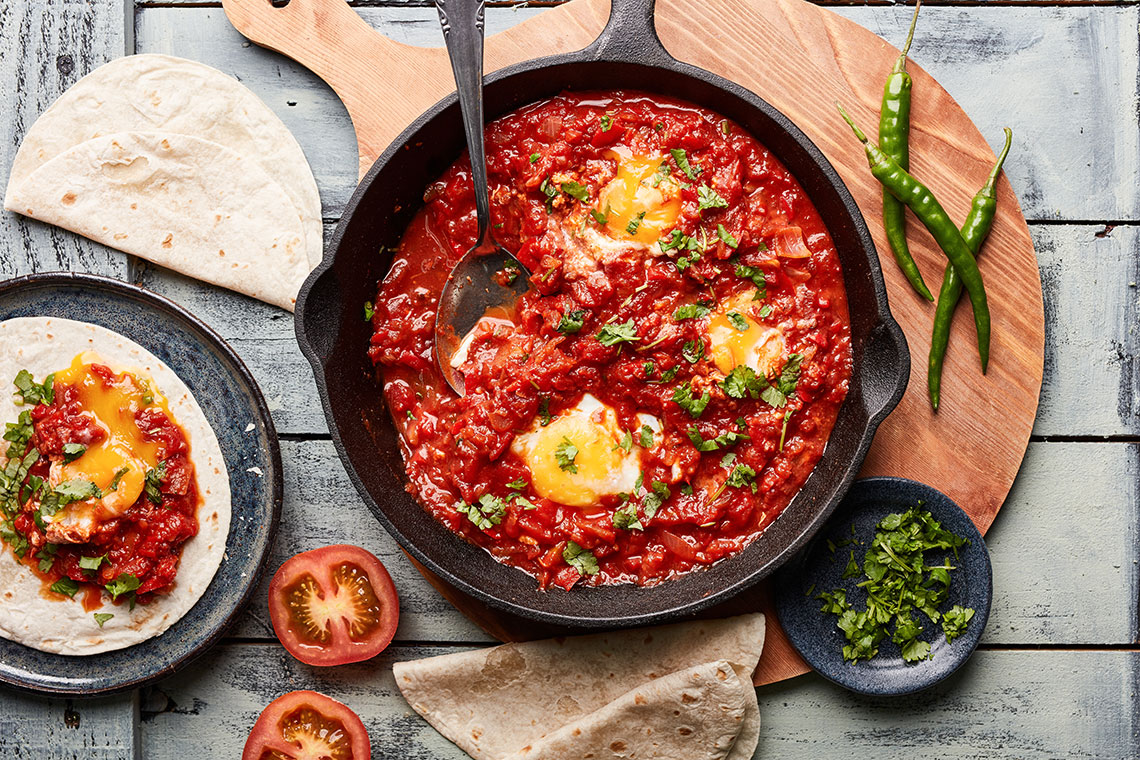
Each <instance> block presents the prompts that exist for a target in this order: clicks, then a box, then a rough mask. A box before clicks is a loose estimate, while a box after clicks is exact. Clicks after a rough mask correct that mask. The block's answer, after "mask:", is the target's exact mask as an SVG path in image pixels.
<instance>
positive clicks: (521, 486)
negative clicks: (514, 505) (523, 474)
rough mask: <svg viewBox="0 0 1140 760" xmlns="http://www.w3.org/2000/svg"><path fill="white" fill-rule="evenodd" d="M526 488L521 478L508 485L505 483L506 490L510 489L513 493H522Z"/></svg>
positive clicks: (525, 483) (524, 481)
mask: <svg viewBox="0 0 1140 760" xmlns="http://www.w3.org/2000/svg"><path fill="white" fill-rule="evenodd" d="M526 486H527V482H526V480H524V479H523V478H519V479H518V480H512V481H511V482H510V483H507V488H510V489H512V490H515V491H522V490H524V489H525V488H526Z"/></svg>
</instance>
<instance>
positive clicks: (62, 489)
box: [52, 479, 103, 514]
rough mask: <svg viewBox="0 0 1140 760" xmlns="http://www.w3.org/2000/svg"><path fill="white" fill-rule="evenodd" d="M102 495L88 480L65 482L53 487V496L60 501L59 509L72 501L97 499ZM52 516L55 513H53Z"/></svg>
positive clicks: (100, 490)
mask: <svg viewBox="0 0 1140 760" xmlns="http://www.w3.org/2000/svg"><path fill="white" fill-rule="evenodd" d="M102 494H103V491H102V489H100V488H99V486H97V485H95V484H94V483H92V482H91V481H90V480H78V479H72V480H65V481H64V482H62V483H60V484H59V485H58V486H56V487H55V495H56V496H57V497H58V498H59V499H60V506H61V507H62V506H66V505H67V504H69V503H71V502H73V501H86V500H88V499H97V498H99V497H100V496H101V495H102ZM52 514H55V513H54V512H53V513H52Z"/></svg>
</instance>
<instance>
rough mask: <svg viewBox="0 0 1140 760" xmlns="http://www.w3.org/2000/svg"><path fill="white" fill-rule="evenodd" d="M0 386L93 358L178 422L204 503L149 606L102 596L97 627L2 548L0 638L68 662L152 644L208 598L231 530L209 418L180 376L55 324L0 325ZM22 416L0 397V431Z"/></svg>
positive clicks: (95, 332) (8, 398)
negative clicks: (173, 569)
mask: <svg viewBox="0 0 1140 760" xmlns="http://www.w3.org/2000/svg"><path fill="white" fill-rule="evenodd" d="M0 347H3V351H0V383H10V382H11V379H12V378H14V377H15V376H16V374H17V373H18V372H19V371H20V370H21V369H26V370H28V371H29V372H31V373H32V375H33V376H34V377H35V378H36V379H37V380H41V381H42V380H43V379H44V378H45V377H46V376H47V375H48V374H50V373H52V372H55V371H58V370H62V369H65V368H66V367H68V366H69V365H70V364H71V361H72V359H73V358H74V357H75V356H76V355H77V354H80V353H82V352H84V351H94V352H95V353H97V354H99V356H100V358H102V359H103V360H105V361H106V362H107V364H108V365H109V366H110V367H111V368H112V369H113V370H115V371H117V372H120V371H123V370H126V371H129V372H132V373H135V374H137V375H139V376H142V377H149V378H151V379H152V380H153V381H154V384H155V387H157V388H158V389H159V390H160V391H161V392H162V394H163V395H164V396H165V397H166V400H167V405H168V407H169V409H170V412H171V414H172V415H174V419H175V422H177V423H178V425H179V426H180V427H181V428H182V430H183V432H185V434H186V438H187V441H188V443H189V445H190V461H191V462H192V463H193V464H194V470H195V475H196V477H197V481H198V493H199V495H200V498H201V503H200V504H199V507H198V535H196V536H194V537H193V538H191V539H190V540H189V541H187V542H186V544H185V545H184V546H183V548H182V560H181V562H180V563H179V566H178V574H177V576H175V580H174V587H173V589H172V590H171V591H169V592H168V593H166V594H162V595H159V596H157V597H156V598H155V599H154V600H153V601H152V602H151V603H150V604H145V605H144V604H140V605H136V606H135V608H134V609H133V610H131V609H130V608H129V606H128V605H126V604H118V605H113V604H111V603H110V602H109V596H108V595H106V594H104V596H103V599H104V604H103V607H102V608H101V609H99V610H98V612H104V613H107V612H109V613H112V614H113V615H114V617H113V618H111V619H110V620H107V621H106V622H105V623H104V624H103V627H102V628H100V627H99V626H98V624H96V622H95V619H94V617H93V614H92V613H91V612H89V611H87V610H85V609H84V608H83V600H82V599H81V597H82V594H77V595H76V596H75V598H74V599H61V598H58V597H56V596H55V595H51V598H49V597H48V596H46V595H44V594H43V593H42V592H43V582H42V581H41V580H40V579H39V577H38V576H36V574H35V573H34V572H32V570H31V569H30V568H28V567H27V566H26V565H24V564H21V563H20V562H19V561H18V560H17V559H16V557H15V555H14V554H13V553H12V551H11V550H10V549H9V548H8V547H7V546H6V545H0V596H2V597H3V600H2V603H0V636H2V637H3V638H6V639H11V640H13V641H18V642H20V643H21V644H26V645H27V646H30V647H33V648H34V649H40V650H43V651H45V652H54V653H57V654H67V655H87V654H97V653H99V652H107V651H111V650H114V649H122V648H124V647H129V646H131V645H133V644H137V643H139V642H140V641H144V640H146V639H149V638H151V637H152V636H157V635H158V634H160V633H162V632H163V631H165V630H166V629H167V628H169V627H170V626H171V625H173V624H174V623H175V622H176V621H177V620H178V619H179V618H181V617H182V616H183V615H185V614H186V613H187V611H189V610H190V608H191V607H193V606H194V604H195V603H196V602H197V601H198V599H200V598H201V596H202V594H204V593H205V591H206V587H207V586H209V585H210V581H211V579H213V577H214V573H215V572H217V569H218V566H219V565H220V564H221V561H222V555H223V554H224V553H225V550H226V537H227V536H228V535H229V530H230V514H231V504H230V479H229V474H228V472H227V471H226V463H225V460H224V459H223V458H222V450H221V447H220V446H219V445H218V439H217V436H216V435H214V431H213V429H212V428H211V427H210V423H209V422H208V421H207V420H206V415H205V414H204V413H203V412H202V409H201V407H199V406H198V402H197V401H195V400H194V397H193V396H192V395H191V394H190V390H189V389H188V388H187V387H186V384H185V383H183V382H182V381H181V380H180V379H179V378H178V375H176V374H174V371H173V370H172V369H170V367H168V366H166V365H165V364H164V363H163V362H162V361H161V360H160V359H159V358H158V357H156V356H155V355H154V354H152V353H150V352H149V351H147V350H146V349H145V348H143V347H142V346H140V345H138V344H137V343H135V342H134V341H132V340H130V339H128V338H125V337H123V336H122V335H119V334H118V333H115V332H112V331H110V330H107V329H105V328H103V327H99V326H97V325H91V324H87V323H85V322H76V321H73V320H70V319H60V318H56V317H21V318H17V319H9V320H6V321H3V322H0ZM26 408H27V407H18V406H16V404H15V401H14V398H13V394H9V393H0V422H14V421H15V420H16V418H17V417H18V416H19V414H20V412H21V411H22V410H23V409H26Z"/></svg>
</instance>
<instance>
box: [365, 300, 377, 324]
mask: <svg viewBox="0 0 1140 760" xmlns="http://www.w3.org/2000/svg"><path fill="white" fill-rule="evenodd" d="M375 314H376V307H375V306H373V305H372V302H371V301H365V302H364V321H365V322H371V321H372V317H373V316H375Z"/></svg>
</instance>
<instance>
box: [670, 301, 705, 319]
mask: <svg viewBox="0 0 1140 760" xmlns="http://www.w3.org/2000/svg"><path fill="white" fill-rule="evenodd" d="M708 313H709V307H707V306H704V305H702V304H699V303H687V304H685V305H684V306H678V307H677V310H676V311H674V312H673V321H674V322H682V321H684V320H686V319H700V318H701V317H707V316H708Z"/></svg>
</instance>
